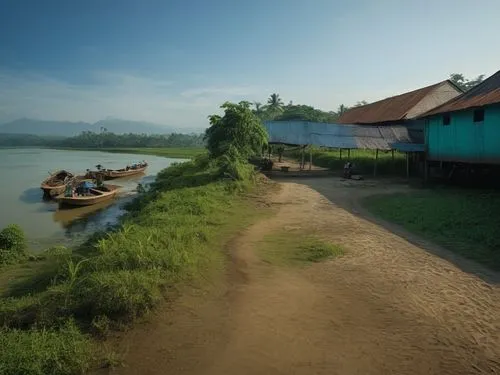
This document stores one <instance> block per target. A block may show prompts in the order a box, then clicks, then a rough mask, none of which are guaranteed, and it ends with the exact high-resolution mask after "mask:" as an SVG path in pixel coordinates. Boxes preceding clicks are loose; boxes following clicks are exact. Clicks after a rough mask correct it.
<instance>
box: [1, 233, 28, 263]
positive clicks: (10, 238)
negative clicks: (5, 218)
mask: <svg viewBox="0 0 500 375" xmlns="http://www.w3.org/2000/svg"><path fill="white" fill-rule="evenodd" d="M25 257H26V238H25V236H24V232H23V230H22V229H21V227H20V226H19V225H17V224H11V225H8V226H7V227H5V228H4V229H3V230H2V231H1V232H0V264H2V263H13V262H15V261H17V260H19V259H22V258H25Z"/></svg>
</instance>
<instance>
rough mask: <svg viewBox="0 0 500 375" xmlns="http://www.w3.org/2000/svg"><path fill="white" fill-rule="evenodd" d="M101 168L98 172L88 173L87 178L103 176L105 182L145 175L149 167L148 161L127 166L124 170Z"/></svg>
mask: <svg viewBox="0 0 500 375" xmlns="http://www.w3.org/2000/svg"><path fill="white" fill-rule="evenodd" d="M99 167H101V166H98V169H97V170H96V171H87V176H88V177H90V178H97V176H98V175H101V176H102V177H103V178H104V179H105V180H113V179H115V178H121V177H128V176H133V175H136V174H140V173H143V172H144V171H145V170H146V168H147V167H148V163H147V162H146V161H142V162H140V163H134V164H132V165H127V167H125V168H122V169H101V168H99Z"/></svg>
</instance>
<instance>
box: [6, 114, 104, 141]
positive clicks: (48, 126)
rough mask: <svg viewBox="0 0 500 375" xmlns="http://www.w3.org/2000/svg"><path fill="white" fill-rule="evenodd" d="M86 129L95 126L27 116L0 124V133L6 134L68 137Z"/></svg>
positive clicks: (91, 128)
mask: <svg viewBox="0 0 500 375" xmlns="http://www.w3.org/2000/svg"><path fill="white" fill-rule="evenodd" d="M86 130H92V131H93V130H95V127H94V126H93V125H92V124H89V123H86V122H69V121H42V120H31V119H27V118H21V119H18V120H14V121H11V122H8V123H7V124H3V125H0V133H8V134H33V135H59V136H64V137H70V136H73V135H77V134H80V133H81V132H82V131H86Z"/></svg>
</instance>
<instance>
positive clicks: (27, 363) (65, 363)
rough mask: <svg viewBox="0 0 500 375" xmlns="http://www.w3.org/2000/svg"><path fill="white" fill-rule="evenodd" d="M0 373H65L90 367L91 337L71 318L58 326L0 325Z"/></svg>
mask: <svg viewBox="0 0 500 375" xmlns="http://www.w3.org/2000/svg"><path fill="white" fill-rule="evenodd" d="M0 348H2V350H0V374H2V375H17V374H33V375H45V374H52V375H66V374H82V373H84V372H86V371H87V370H89V368H90V364H91V363H92V359H93V351H92V345H91V341H90V340H89V338H88V337H87V336H86V335H83V334H82V333H81V332H80V331H79V330H78V328H77V327H76V325H75V324H74V323H72V322H71V321H68V322H66V323H65V324H64V325H63V326H62V327H60V328H58V329H44V328H41V329H37V328H33V329H30V330H25V331H23V330H18V329H11V330H5V329H4V330H2V329H0Z"/></svg>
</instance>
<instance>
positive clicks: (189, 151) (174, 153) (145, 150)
mask: <svg viewBox="0 0 500 375" xmlns="http://www.w3.org/2000/svg"><path fill="white" fill-rule="evenodd" d="M60 149H64V150H78V151H104V152H115V153H120V154H139V155H155V156H163V157H166V158H174V159H175V158H177V159H192V158H194V157H196V156H198V155H202V154H204V153H205V152H206V149H205V148H203V147H150V148H149V147H134V148H133V147H130V148H129V147H117V148H67V147H66V148H60Z"/></svg>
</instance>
